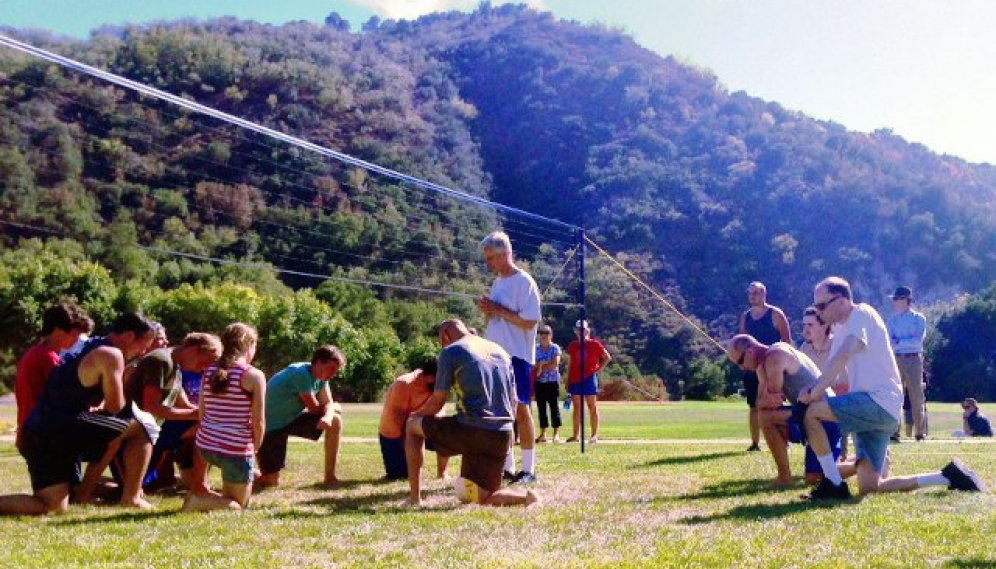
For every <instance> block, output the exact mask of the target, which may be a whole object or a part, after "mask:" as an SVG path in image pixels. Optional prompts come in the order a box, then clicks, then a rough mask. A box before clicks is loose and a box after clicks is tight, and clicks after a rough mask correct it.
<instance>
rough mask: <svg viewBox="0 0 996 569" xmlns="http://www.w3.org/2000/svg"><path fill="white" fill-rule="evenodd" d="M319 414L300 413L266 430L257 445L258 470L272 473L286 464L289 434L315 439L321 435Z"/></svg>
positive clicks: (278, 470)
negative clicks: (271, 429)
mask: <svg viewBox="0 0 996 569" xmlns="http://www.w3.org/2000/svg"><path fill="white" fill-rule="evenodd" d="M321 418H322V416H321V415H317V414H315V413H302V414H300V415H298V416H297V418H296V419H294V420H293V421H291V422H290V423H289V424H287V425H285V426H283V427H281V428H279V429H276V430H274V431H267V432H266V434H264V435H263V442H262V443H261V444H260V445H259V453H257V456H256V458H257V461H258V463H259V470H260V471H261V472H262V473H263V474H273V473H274V472H280V471H281V470H283V469H284V468H285V467H286V466H287V438H288V437H291V436H295V437H301V438H302V439H309V440H312V441H317V440H318V439H320V438H321V436H322V432H323V431H322V430H321V429H319V428H318V421H319V420H320V419H321Z"/></svg>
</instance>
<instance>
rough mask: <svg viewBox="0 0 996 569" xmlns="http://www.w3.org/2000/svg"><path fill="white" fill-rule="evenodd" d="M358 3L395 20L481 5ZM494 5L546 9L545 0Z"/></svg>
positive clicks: (455, 1) (400, 0)
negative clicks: (518, 5) (521, 5)
mask: <svg viewBox="0 0 996 569" xmlns="http://www.w3.org/2000/svg"><path fill="white" fill-rule="evenodd" d="M354 2H355V3H356V4H359V5H361V6H364V7H366V8H368V9H370V10H372V11H373V12H374V13H375V14H377V15H379V16H383V17H385V18H390V19H393V20H413V19H415V18H418V17H419V16H424V15H426V14H431V13H433V12H446V11H449V10H461V11H470V10H473V9H475V8H477V6H478V5H480V0H354ZM491 4H492V5H494V6H498V5H501V4H525V5H527V6H529V7H530V8H535V9H537V10H543V11H546V10H547V8H546V6H544V5H543V0H517V1H512V2H502V1H501V0H497V1H492V2H491Z"/></svg>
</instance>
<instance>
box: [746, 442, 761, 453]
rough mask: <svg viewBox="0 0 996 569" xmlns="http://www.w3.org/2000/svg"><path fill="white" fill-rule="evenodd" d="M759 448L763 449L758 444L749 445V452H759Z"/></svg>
mask: <svg viewBox="0 0 996 569" xmlns="http://www.w3.org/2000/svg"><path fill="white" fill-rule="evenodd" d="M759 450H761V447H759V446H757V445H756V444H755V445H750V446H749V447H747V452H757V451H759Z"/></svg>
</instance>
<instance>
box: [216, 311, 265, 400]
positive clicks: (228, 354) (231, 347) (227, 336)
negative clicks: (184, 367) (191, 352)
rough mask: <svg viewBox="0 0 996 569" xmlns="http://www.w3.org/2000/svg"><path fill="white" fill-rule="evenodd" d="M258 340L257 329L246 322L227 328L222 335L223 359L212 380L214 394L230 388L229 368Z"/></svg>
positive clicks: (236, 323) (234, 323)
mask: <svg viewBox="0 0 996 569" xmlns="http://www.w3.org/2000/svg"><path fill="white" fill-rule="evenodd" d="M258 339H259V333H258V332H256V329H255V328H253V327H252V326H250V325H248V324H245V323H244V322H233V323H232V324H229V325H228V326H225V331H224V332H222V333H221V346H222V352H221V358H219V359H218V367H217V369H215V370H214V373H213V374H212V375H211V380H210V381H211V391H212V392H214V393H221V392H223V391H225V388H226V387H227V386H228V368H230V367H232V366H233V365H234V364H235V360H237V359H239V358H240V357H242V356H243V355H245V354H246V352H248V351H249V350H250V349H251V348H252V347H253V346H255V345H256V340H258Z"/></svg>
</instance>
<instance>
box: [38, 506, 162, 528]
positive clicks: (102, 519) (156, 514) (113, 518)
mask: <svg viewBox="0 0 996 569" xmlns="http://www.w3.org/2000/svg"><path fill="white" fill-rule="evenodd" d="M108 507H113V506H108ZM178 513H180V511H179V509H169V510H159V509H157V510H127V511H121V512H118V513H115V514H111V515H107V516H102V515H100V514H99V513H96V514H94V515H85V516H84V517H72V518H61V517H60V518H56V519H54V520H53V521H52V524H54V525H57V526H81V525H86V524H94V523H97V524H104V523H107V522H148V521H150V520H153V519H155V518H166V517H172V516H175V515H176V514H178Z"/></svg>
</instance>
